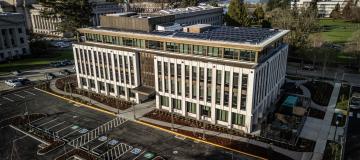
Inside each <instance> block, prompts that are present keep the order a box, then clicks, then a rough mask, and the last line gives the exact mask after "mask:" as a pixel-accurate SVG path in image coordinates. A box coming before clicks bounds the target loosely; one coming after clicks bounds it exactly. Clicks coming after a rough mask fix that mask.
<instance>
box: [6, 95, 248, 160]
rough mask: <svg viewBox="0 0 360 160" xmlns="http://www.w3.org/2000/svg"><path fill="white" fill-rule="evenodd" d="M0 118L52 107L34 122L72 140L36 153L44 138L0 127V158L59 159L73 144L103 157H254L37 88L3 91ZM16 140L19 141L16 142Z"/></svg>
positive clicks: (110, 158) (65, 139)
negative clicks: (85, 105) (54, 148)
mask: <svg viewBox="0 0 360 160" xmlns="http://www.w3.org/2000/svg"><path fill="white" fill-rule="evenodd" d="M0 104H1V105H0V121H1V120H3V119H6V118H9V117H12V116H15V115H18V114H24V113H25V112H28V113H46V114H48V115H49V116H48V117H45V118H43V119H40V120H37V121H34V122H32V123H30V124H31V125H32V126H33V127H34V128H37V129H40V130H42V131H44V132H47V133H49V134H51V135H53V136H54V137H57V138H59V139H62V140H64V141H66V142H67V145H65V146H64V147H61V148H59V149H56V150H55V151H52V152H50V153H48V154H45V155H43V156H39V155H37V154H36V152H37V150H38V145H39V144H40V142H38V141H36V140H34V139H32V138H31V137H28V136H24V134H22V133H20V132H18V131H15V130H14V129H12V128H10V127H3V128H1V129H0V134H1V135H2V136H0V137H1V138H0V144H7V145H2V146H1V147H0V159H10V157H11V156H12V157H13V158H14V157H16V156H17V157H20V158H19V159H54V158H56V157H58V156H60V155H62V154H64V153H65V152H68V151H70V150H71V149H72V148H75V147H77V148H81V149H82V150H84V151H86V152H88V153H91V154H93V155H96V156H97V157H99V159H106V160H113V159H137V160H143V159H144V160H145V159H146V160H149V159H163V158H164V159H181V160H182V159H232V158H233V159H252V158H250V157H246V156H244V155H238V154H235V153H234V154H232V153H231V152H230V151H226V150H223V149H220V148H216V147H213V146H210V145H206V144H203V143H199V142H194V141H193V140H189V139H185V138H181V137H175V136H174V135H171V134H169V133H166V132H163V131H160V130H157V129H153V128H150V127H147V126H142V125H140V124H137V123H135V122H132V121H128V120H126V119H123V118H121V117H115V116H110V115H107V114H104V113H100V112H96V111H93V110H90V109H88V108H84V107H81V106H78V105H75V104H73V103H69V102H67V101H64V100H61V99H59V98H56V97H53V96H50V95H48V94H45V93H42V92H41V91H38V90H35V89H27V90H21V91H17V92H14V93H10V94H7V95H1V96H0ZM14 141H15V142H14Z"/></svg>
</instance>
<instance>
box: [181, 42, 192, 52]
mask: <svg viewBox="0 0 360 160" xmlns="http://www.w3.org/2000/svg"><path fill="white" fill-rule="evenodd" d="M190 47H191V45H189V44H180V53H185V54H189V53H190V51H191V48H190Z"/></svg>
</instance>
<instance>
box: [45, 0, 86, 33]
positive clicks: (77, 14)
mask: <svg viewBox="0 0 360 160" xmlns="http://www.w3.org/2000/svg"><path fill="white" fill-rule="evenodd" d="M38 2H40V4H42V5H43V6H44V7H46V9H44V10H42V11H41V15H42V16H44V17H48V18H57V19H61V21H60V22H58V23H57V24H56V26H57V32H60V33H75V32H76V29H77V28H81V27H86V26H88V25H89V24H90V17H91V12H92V7H91V4H90V3H89V1H88V0H38Z"/></svg>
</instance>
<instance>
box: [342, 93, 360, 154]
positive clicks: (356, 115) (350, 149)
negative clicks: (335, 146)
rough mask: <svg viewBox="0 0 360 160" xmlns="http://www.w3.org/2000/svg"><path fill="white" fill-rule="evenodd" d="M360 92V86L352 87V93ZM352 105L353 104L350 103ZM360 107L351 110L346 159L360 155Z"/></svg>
mask: <svg viewBox="0 0 360 160" xmlns="http://www.w3.org/2000/svg"><path fill="white" fill-rule="evenodd" d="M354 92H358V93H360V87H352V93H353V94H354ZM350 105H351V104H350ZM359 126H360V109H352V108H350V111H349V124H348V129H347V138H346V146H345V154H344V155H345V159H347V160H356V159H358V158H359V156H360V144H359V141H360V127H359Z"/></svg>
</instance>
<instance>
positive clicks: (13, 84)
mask: <svg viewBox="0 0 360 160" xmlns="http://www.w3.org/2000/svg"><path fill="white" fill-rule="evenodd" d="M5 84H6V85H8V86H10V87H13V88H15V87H20V86H22V85H23V84H22V83H21V81H20V80H18V79H10V80H6V81H5Z"/></svg>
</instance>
